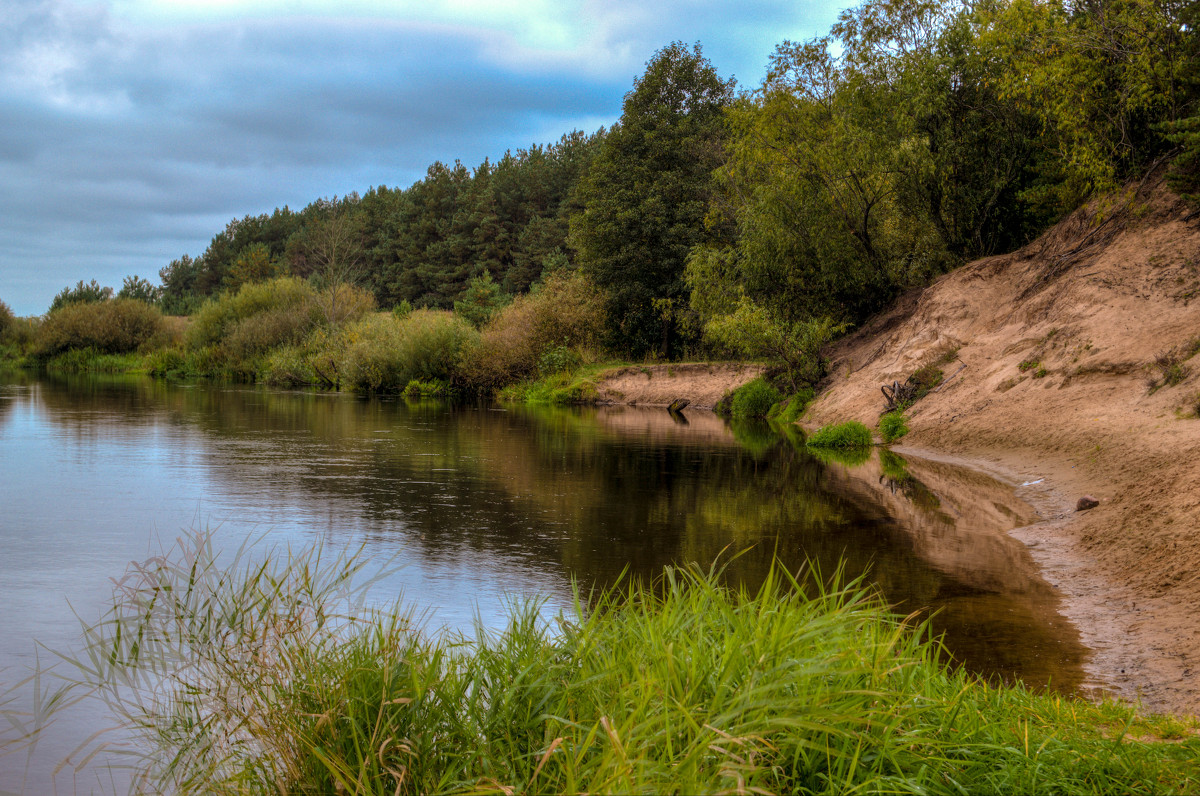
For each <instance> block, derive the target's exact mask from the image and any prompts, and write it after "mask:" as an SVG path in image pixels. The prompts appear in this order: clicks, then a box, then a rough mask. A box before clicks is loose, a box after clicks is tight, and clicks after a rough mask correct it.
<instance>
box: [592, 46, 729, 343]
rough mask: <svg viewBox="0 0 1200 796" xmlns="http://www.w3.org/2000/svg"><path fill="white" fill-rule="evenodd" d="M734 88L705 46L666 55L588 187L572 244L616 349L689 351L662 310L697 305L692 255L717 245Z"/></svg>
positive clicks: (631, 98)
mask: <svg viewBox="0 0 1200 796" xmlns="http://www.w3.org/2000/svg"><path fill="white" fill-rule="evenodd" d="M733 85H734V84H733V81H732V80H730V81H726V80H722V79H721V78H720V77H719V76H718V75H717V72H716V70H715V69H714V68H713V67H712V65H711V64H710V63H709V62H708V60H707V59H705V58H704V56H703V55H702V53H701V51H700V46H699V45H696V46H695V47H692V48H690V49H689V48H688V47H686V46H685V45H683V44H682V43H679V42H675V43H673V44H671V45H669V46H668V47H665V48H663V49H662V50H659V51H658V52H657V53H655V54H654V57H653V58H651V59H650V61H649V62H648V63H647V64H646V71H645V72H644V73H643V74H642V76H641V77H639V78H638V79H637V80H636V81H635V82H634V87H633V90H632V91H630V92H629V93H628V94H626V95H625V102H624V105H623V111H622V115H621V120H620V122H619V123H618V124H617V125H616V126H614V127H613V129H612V130H611V131H609V133H608V135H607V136H606V137H605V138H604V140H603V142H602V143H601V145H600V149H599V152H598V153H597V155H596V157H595V159H594V160H593V161H592V163H591V166H590V170H589V172H588V174H587V176H586V178H585V179H584V180H583V181H582V182H581V183H580V185H579V189H578V198H579V201H580V202H581V203H582V204H583V212H582V213H580V214H578V215H575V216H573V217H572V218H571V243H572V245H573V246H574V248H575V249H576V250H577V251H578V253H579V262H580V266H581V268H582V269H583V271H584V273H585V274H587V275H588V276H590V277H591V278H593V279H594V280H595V282H596V283H597V284H599V285H603V286H604V288H605V290H606V291H608V294H609V295H608V302H607V306H608V312H609V317H610V319H611V321H612V327H611V328H610V330H609V334H608V336H607V342H608V344H609V346H610V347H613V348H614V349H620V350H622V351H627V352H629V353H630V354H631V355H633V356H643V355H645V354H650V353H655V354H657V355H658V356H661V357H671V356H673V355H675V354H677V353H678V352H679V351H681V350H682V349H683V347H684V345H685V344H686V342H687V341H686V340H682V339H680V336H679V328H678V323H677V320H676V318H675V316H674V315H673V314H672V313H664V312H663V310H662V306H661V305H659V306H656V304H655V302H656V300H657V301H662V300H666V301H669V302H675V303H678V304H679V305H685V304H686V303H687V285H686V283H685V282H684V279H683V273H684V264H685V261H686V259H687V256H688V252H689V250H690V249H691V248H692V247H693V246H696V245H698V244H702V243H705V242H707V241H709V240H711V239H712V238H713V235H712V233H711V232H710V231H709V230H707V229H706V228H705V225H704V224H703V223H702V222H703V219H704V216H705V213H706V206H707V201H708V197H709V195H710V192H711V191H710V187H711V182H712V171H713V169H714V168H715V167H716V166H717V165H719V163H720V161H721V159H722V157H723V151H722V139H723V136H724V122H723V113H724V109H725V108H726V107H727V106H728V105H729V104H730V102H731V101H732V99H733Z"/></svg>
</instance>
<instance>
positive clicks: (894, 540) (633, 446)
mask: <svg viewBox="0 0 1200 796" xmlns="http://www.w3.org/2000/svg"><path fill="white" fill-rule="evenodd" d="M41 395H42V400H43V401H44V403H45V405H46V407H47V410H48V412H49V415H50V417H51V419H52V420H54V422H56V423H60V424H62V425H63V426H65V427H67V428H69V429H70V430H71V432H72V433H75V434H92V433H96V428H97V420H96V418H97V417H103V418H106V420H104V421H103V422H104V423H121V424H133V425H145V424H151V423H161V422H171V423H173V424H182V425H185V426H187V427H190V428H194V429H199V430H200V431H202V432H203V433H202V434H198V435H194V439H198V440H200V442H201V444H203V445H204V448H205V451H206V452H205V454H204V455H205V456H206V457H207V462H206V466H207V467H208V469H209V470H210V471H211V473H212V477H213V478H215V479H217V480H218V481H220V482H221V483H222V484H223V485H224V486H223V488H224V489H225V490H227V491H228V493H230V494H232V495H235V496H239V497H240V499H242V500H244V501H246V502H254V503H261V502H262V501H269V502H270V503H271V504H272V505H284V506H301V507H304V508H305V510H306V512H307V513H309V514H318V513H319V514H322V515H327V516H328V517H329V522H330V527H331V528H343V529H346V530H345V533H349V534H353V535H354V536H355V537H356V538H363V540H364V541H371V540H377V541H381V542H384V543H385V544H386V545H397V544H403V545H405V547H406V548H408V549H410V550H412V551H417V552H419V553H420V555H422V556H424V557H425V558H426V559H428V560H431V561H448V562H457V563H463V562H468V561H478V560H486V561H500V562H505V563H506V564H512V565H515V566H519V567H523V568H531V569H534V570H535V571H540V572H545V573H547V574H548V575H553V580H560V579H561V578H563V577H567V578H570V577H575V578H578V579H579V581H580V582H581V583H582V584H584V585H585V586H586V585H588V584H591V583H597V584H600V585H603V584H607V583H610V582H612V581H613V580H614V579H616V578H617V577H618V575H619V574H620V573H621V572H622V571H623V570H628V572H629V574H630V575H632V576H634V577H638V578H653V577H656V576H657V575H658V574H659V573H661V571H662V568H663V567H664V566H665V565H668V564H672V563H681V562H696V563H699V564H701V565H702V566H707V565H709V564H710V563H712V562H713V561H714V560H717V559H718V558H721V559H723V560H726V561H728V560H730V559H734V554H738V553H741V555H739V556H737V557H736V558H735V559H734V560H733V561H732V563H730V564H729V567H728V570H727V575H728V577H729V578H730V579H731V580H732V581H733V582H738V583H742V584H745V585H746V586H747V587H750V588H754V587H756V586H757V585H758V584H759V583H760V582H761V579H762V577H763V575H764V574H765V572H766V570H767V568H768V567H769V566H770V564H771V562H772V561H773V559H774V558H775V557H776V556H778V558H779V559H780V560H781V561H782V562H783V563H784V564H785V565H786V566H788V567H789V568H790V569H792V570H798V569H799V568H801V567H802V566H803V565H804V564H805V562H806V561H810V560H811V561H813V562H814V563H816V564H817V565H818V566H819V567H820V568H821V570H822V571H823V572H825V573H832V572H833V571H834V570H835V569H836V568H837V566H838V564H839V562H843V561H844V562H845V569H846V572H847V573H848V574H849V575H850V576H855V575H858V574H860V573H864V572H866V573H868V577H869V579H870V580H871V581H872V582H873V583H874V584H876V585H877V586H878V588H879V589H880V590H881V592H882V593H883V595H884V596H885V598H886V599H887V600H888V601H889V602H891V603H893V604H896V605H897V606H898V607H899V608H900V609H901V610H904V611H910V610H916V609H918V608H921V607H925V606H932V607H937V606H939V605H953V606H959V607H958V608H955V609H954V612H952V613H949V614H948V615H947V621H945V622H940V623H939V625H938V627H939V628H944V629H946V630H948V631H952V632H953V633H954V634H955V637H956V638H971V637H972V636H973V635H977V633H978V631H979V628H978V626H972V625H971V624H970V622H969V621H967V620H965V619H963V618H962V616H963V610H964V609H962V608H961V606H965V605H989V606H991V607H992V608H995V609H996V610H995V611H994V612H993V620H994V619H995V617H996V616H1000V615H1001V613H997V612H1003V611H1005V610H1007V614H1006V615H1007V616H1013V615H1015V616H1025V617H1027V618H1029V617H1031V616H1032V615H1031V614H1030V611H1029V610H1027V609H1025V608H1023V607H1021V606H1020V605H1016V604H1015V603H1014V602H1013V600H1014V599H1018V598H1014V597H1012V596H1007V595H1004V594H988V593H984V592H982V591H980V590H979V589H977V588H971V587H968V586H965V585H964V584H963V583H962V582H960V581H957V580H955V579H954V578H952V577H948V576H947V575H946V574H945V573H944V572H942V571H939V570H938V569H937V568H935V567H934V566H932V565H931V564H930V563H929V562H927V561H926V560H925V559H923V558H922V557H921V556H920V555H918V554H917V553H918V551H917V548H916V547H915V545H914V542H913V537H912V535H911V534H909V533H908V532H906V531H905V530H904V529H903V528H902V527H901V526H899V525H898V524H897V522H896V521H895V520H894V519H892V517H891V516H890V515H889V514H888V513H887V511H886V510H885V509H883V508H881V507H880V506H879V505H877V504H874V503H871V502H869V498H867V497H865V496H863V495H862V494H858V493H854V492H851V491H847V490H844V489H842V490H840V491H839V490H838V489H835V488H833V487H834V485H835V484H837V483H838V479H837V478H833V477H831V475H832V474H834V473H836V472H837V471H838V469H839V468H840V467H841V465H834V466H832V467H830V466H828V465H826V464H825V463H823V462H821V461H819V460H817V459H815V458H813V457H812V456H811V455H809V454H808V453H807V451H806V450H805V448H804V447H803V445H802V444H801V445H796V444H793V442H792V441H789V440H788V439H786V438H783V437H780V436H774V437H772V436H770V434H769V433H768V431H766V430H764V428H765V427H764V428H760V427H755V428H750V427H739V428H738V429H737V430H736V432H733V431H728V430H722V428H721V426H720V425H719V424H715V425H714V424H708V423H705V422H695V423H693V424H691V425H689V426H679V425H676V424H675V423H674V422H673V421H672V420H671V419H670V417H669V415H667V413H666V412H662V411H661V410H659V411H658V412H657V413H656V414H653V415H645V416H644V417H646V418H648V420H647V422H645V423H641V422H634V421H639V419H640V418H641V417H643V416H641V415H638V414H636V413H634V412H632V411H631V410H624V411H626V412H627V414H626V415H624V416H623V417H624V420H625V421H630V422H608V418H610V417H615V418H617V419H618V420H621V419H622V417H621V416H618V415H617V414H615V413H612V414H610V413H607V412H606V411H605V410H597V409H590V410H582V411H578V410H564V409H555V408H547V409H521V410H513V411H490V410H489V409H488V408H486V407H462V408H457V409H451V408H447V407H445V406H442V405H439V404H430V403H423V404H412V405H409V404H405V403H404V402H401V401H397V402H384V401H377V400H363V399H360V398H357V397H353V396H345V395H336V394H332V395H331V394H320V393H278V392H266V391H262V390H254V389H196V388H176V387H171V386H168V385H164V384H163V383H161V382H152V381H149V380H137V381H117V380H109V381H105V380H95V379H92V380H83V381H79V382H73V383H52V382H45V383H44V388H43V389H42V390H41ZM718 431H719V432H720V433H717V432H718ZM742 441H749V443H750V448H746V447H744V446H743V444H742ZM902 464H903V463H902V462H895V461H892V462H890V465H891V467H890V468H889V472H890V473H891V474H892V475H893V476H895V475H900V474H901V472H900V471H901V470H902V469H903V466H902ZM925 491H926V492H927V491H928V490H925ZM929 496H932V493H930V495H929ZM921 497H922V498H925V497H926V496H925V495H924V494H922V496H921ZM934 499H936V498H934ZM917 514H918V515H920V514H921V512H917ZM929 521H930V522H935V521H936V522H938V528H939V530H938V531H937V533H950V534H952V533H953V532H954V527H953V525H946V524H945V517H944V516H942V517H941V518H940V519H939V518H937V517H934V518H931V519H929ZM1005 606H1007V608H1005ZM981 616H982V615H981ZM1025 629H1026V632H1027V634H1028V636H1029V637H1030V638H1033V639H1036V640H1037V641H1038V643H1041V644H1044V645H1046V646H1054V644H1056V643H1057V641H1056V640H1055V638H1052V637H1051V635H1052V634H1051V633H1050V631H1049V630H1048V629H1046V628H1039V626H1038V625H1037V624H1036V622H1035V621H1033V619H1032V618H1030V619H1029V621H1028V622H1027V623H1026V625H1025ZM1054 632H1057V631H1054ZM950 643H951V646H952V647H953V646H954V644H955V643H956V642H955V641H954V639H951V642H950ZM1068 652H1069V651H1068ZM1074 652H1075V657H1074V658H1072V657H1071V656H1070V655H1069V654H1066V655H1065V658H1064V659H1065V660H1068V661H1071V660H1077V658H1078V650H1077V649H1076V650H1075V651H1074ZM964 657H968V656H964ZM1006 665H1007V664H1006ZM1013 665H1014V667H1016V668H1015V670H1016V671H1020V670H1021V669H1020V668H1019V666H1020V664H1013ZM1068 668H1069V664H1068ZM1056 676H1057V678H1058V679H1059V680H1062V681H1064V684H1069V683H1068V681H1070V676H1069V675H1064V674H1063V673H1062V672H1059V673H1058V674H1057V675H1056Z"/></svg>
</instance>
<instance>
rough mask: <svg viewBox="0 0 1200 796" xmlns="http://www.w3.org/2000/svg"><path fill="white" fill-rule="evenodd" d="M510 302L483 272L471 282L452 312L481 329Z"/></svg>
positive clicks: (487, 274) (509, 298) (510, 298)
mask: <svg viewBox="0 0 1200 796" xmlns="http://www.w3.org/2000/svg"><path fill="white" fill-rule="evenodd" d="M510 301H512V297H511V296H507V295H505V294H504V293H503V292H502V291H501V290H500V286H499V285H497V284H496V283H495V282H494V281H493V280H492V275H491V274H489V273H488V272H487V271H484V272H483V273H482V274H480V275H479V276H477V277H475V278H474V279H472V280H471V282H470V284H469V285H467V289H466V290H465V291H464V292H463V295H462V298H461V299H459V300H458V301H455V302H454V312H455V314H457V315H461V316H462V317H463V318H466V319H467V320H468V321H470V322H471V325H472V326H474V327H475V328H476V329H482V328H483V326H484V324H486V323H487V322H488V321H489V320H490V319H491V317H492V316H493V315H495V314H496V312H497V311H498V310H500V309H502V308H504V307H505V306H506V305H507V304H508V303H509V302H510Z"/></svg>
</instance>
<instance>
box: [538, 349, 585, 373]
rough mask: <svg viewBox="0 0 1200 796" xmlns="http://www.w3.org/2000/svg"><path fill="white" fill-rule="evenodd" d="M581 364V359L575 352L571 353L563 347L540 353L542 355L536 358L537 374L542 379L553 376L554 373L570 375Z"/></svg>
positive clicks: (571, 351)
mask: <svg viewBox="0 0 1200 796" xmlns="http://www.w3.org/2000/svg"><path fill="white" fill-rule="evenodd" d="M581 364H583V358H582V357H580V356H579V353H578V352H577V351H573V350H571V349H570V348H567V347H566V346H565V345H557V346H554V347H553V348H550V349H547V350H546V351H544V352H542V355H541V356H540V357H538V373H539V374H540V375H542V376H543V377H545V376H553V375H555V374H556V373H571V372H573V371H574V370H575V369H576V368H578V367H579V366H580V365H581Z"/></svg>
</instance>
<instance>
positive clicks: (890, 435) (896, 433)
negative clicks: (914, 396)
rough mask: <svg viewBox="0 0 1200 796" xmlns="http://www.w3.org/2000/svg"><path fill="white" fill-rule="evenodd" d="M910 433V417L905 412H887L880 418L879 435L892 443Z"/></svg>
mask: <svg viewBox="0 0 1200 796" xmlns="http://www.w3.org/2000/svg"><path fill="white" fill-rule="evenodd" d="M907 433H908V418H907V417H905V415H904V413H903V412H900V411H893V412H887V413H886V414H884V415H883V416H881V417H880V418H879V436H880V437H881V438H882V439H883V441H884V443H885V444H891V443H893V442H895V441H896V440H898V439H900V438H901V437H903V436H904V435H905V434H907Z"/></svg>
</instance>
